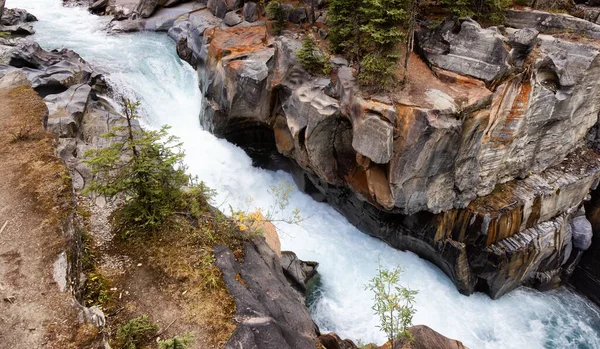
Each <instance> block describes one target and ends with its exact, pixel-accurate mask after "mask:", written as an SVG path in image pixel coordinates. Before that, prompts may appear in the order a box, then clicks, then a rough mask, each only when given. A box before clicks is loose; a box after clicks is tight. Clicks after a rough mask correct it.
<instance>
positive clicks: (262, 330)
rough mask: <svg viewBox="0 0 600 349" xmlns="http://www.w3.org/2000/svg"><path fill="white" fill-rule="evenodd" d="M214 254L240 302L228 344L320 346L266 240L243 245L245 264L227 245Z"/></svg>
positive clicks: (302, 348) (308, 348)
mask: <svg viewBox="0 0 600 349" xmlns="http://www.w3.org/2000/svg"><path fill="white" fill-rule="evenodd" d="M215 258H216V264H217V266H218V267H219V269H221V271H222V273H223V280H224V281H225V285H226V286H227V289H228V290H229V292H230V293H231V295H232V296H233V298H234V300H235V302H236V316H235V321H236V323H237V327H236V329H235V331H234V333H233V335H232V337H231V339H229V341H228V342H227V345H226V348H231V349H234V348H265V349H266V348H281V349H286V348H290V349H305V348H306V349H313V348H315V347H316V343H317V333H318V329H317V327H316V325H315V324H314V323H313V321H312V319H311V318H310V314H309V313H308V310H307V308H306V306H305V305H304V304H303V302H302V301H301V297H299V293H297V292H296V291H295V290H294V289H293V288H292V287H291V286H290V284H289V283H288V281H287V280H286V278H285V276H284V275H283V269H282V267H281V262H280V259H279V257H278V256H277V254H276V253H275V252H274V251H273V250H271V249H270V248H269V247H268V245H267V244H266V242H265V240H264V239H263V238H257V239H255V240H254V241H252V242H247V243H246V244H245V246H244V257H243V261H242V262H239V261H236V260H235V258H234V254H233V252H232V251H231V250H229V249H228V248H227V247H225V246H218V247H216V248H215Z"/></svg>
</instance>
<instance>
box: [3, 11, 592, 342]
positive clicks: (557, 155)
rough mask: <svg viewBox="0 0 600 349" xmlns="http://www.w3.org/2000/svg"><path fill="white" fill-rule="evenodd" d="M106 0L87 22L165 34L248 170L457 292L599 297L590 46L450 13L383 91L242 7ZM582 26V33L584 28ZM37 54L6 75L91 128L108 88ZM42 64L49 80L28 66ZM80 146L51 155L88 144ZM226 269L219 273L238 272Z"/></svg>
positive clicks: (208, 115)
mask: <svg viewBox="0 0 600 349" xmlns="http://www.w3.org/2000/svg"><path fill="white" fill-rule="evenodd" d="M97 3H98V2H96V3H95V4H96V5H98V6H100V5H101V4H97ZM104 3H106V4H108V5H107V7H105V8H102V6H100V7H94V6H92V10H94V11H99V12H100V13H105V12H106V13H108V14H113V15H116V18H117V19H118V20H115V21H112V22H111V23H110V24H109V28H110V30H112V31H114V32H132V31H140V30H152V31H155V30H156V31H165V32H168V35H169V36H170V37H171V38H172V39H173V40H174V41H175V46H176V48H177V53H178V55H179V56H180V57H181V58H182V59H184V60H186V61H187V62H189V63H190V64H191V66H192V67H193V68H194V69H195V70H196V73H197V74H198V84H199V86H200V94H201V96H200V98H201V99H202V104H201V105H202V110H201V112H200V124H201V125H202V127H203V129H204V130H208V131H210V132H212V133H214V134H215V135H217V136H219V137H223V138H225V139H227V140H228V141H230V142H232V143H234V144H236V145H239V146H241V147H242V148H244V149H245V150H246V151H247V152H248V154H250V155H251V156H253V160H254V163H255V164H261V165H264V166H265V167H268V168H271V169H278V168H284V169H286V170H287V171H289V172H290V173H291V174H292V176H293V179H294V181H295V182H296V184H297V185H298V187H299V188H300V189H301V190H302V191H304V192H305V193H307V194H309V195H310V196H311V197H312V198H313V199H315V200H317V201H321V202H326V203H327V204H329V205H330V206H332V207H334V208H335V209H336V210H337V211H339V212H340V213H342V214H343V215H344V216H345V217H346V219H347V220H348V221H349V222H350V223H351V224H353V225H355V226H356V227H357V228H359V229H360V230H362V231H363V232H365V233H367V234H369V235H372V236H375V237H377V238H379V239H381V240H383V241H385V242H386V243H387V244H389V245H390V246H392V247H394V248H396V249H401V250H408V251H412V252H414V253H416V254H418V255H419V256H420V257H422V258H424V259H426V260H429V261H431V262H432V263H433V264H435V265H436V266H437V267H438V268H440V269H441V270H442V271H443V272H444V273H445V274H446V275H447V276H448V277H449V278H450V279H451V280H452V282H453V283H454V285H455V286H456V289H457V290H458V291H460V292H461V293H463V294H467V295H468V294H473V293H475V292H485V293H487V294H488V295H489V296H490V297H492V298H501V297H503V296H504V295H507V297H508V296H509V295H510V294H509V292H511V291H513V290H514V289H516V288H518V287H519V286H521V285H527V286H532V287H536V288H539V289H542V290H548V289H551V288H554V287H557V286H558V285H559V284H561V283H564V282H566V281H567V280H568V279H569V278H570V277H571V274H572V273H574V276H573V281H574V282H573V283H574V284H575V285H576V286H577V287H579V289H580V290H582V292H585V293H586V294H592V295H593V294H594V292H596V291H595V290H597V287H598V282H597V280H598V277H597V276H596V274H595V273H596V270H598V269H597V268H595V267H594V265H597V263H598V262H597V261H596V260H595V259H594V257H593V256H595V254H594V252H593V251H596V250H597V241H598V239H597V238H592V235H593V234H594V233H595V231H596V229H595V228H596V227H597V226H598V225H597V222H598V221H597V219H595V212H596V211H595V209H596V207H597V206H596V204H595V203H596V200H595V198H596V194H595V193H596V192H595V191H594V190H595V189H596V187H597V185H598V179H599V177H600V173H599V171H600V157H599V156H598V155H597V153H596V151H595V147H594V144H595V142H597V139H598V138H597V137H596V135H595V134H594V132H595V130H596V128H597V126H596V125H597V119H598V114H599V111H600V91H599V89H600V86H598V84H597V81H598V75H599V74H600V66H599V65H600V58H599V57H598V54H599V52H600V50H599V48H598V47H597V44H596V43H595V42H594V41H593V40H587V39H586V38H587V36H585V35H582V37H576V38H573V37H572V35H568V34H571V33H570V32H568V31H567V30H566V29H565V30H564V32H563V33H560V32H557V31H556V28H551V29H546V28H545V27H544V26H540V25H536V24H535V23H533V22H531V21H532V20H531V19H528V20H527V22H526V24H523V23H522V21H523V18H526V16H527V15H529V12H528V11H527V10H520V11H517V10H514V12H515V14H514V17H513V14H512V13H511V14H510V15H511V17H509V19H511V18H515V22H510V21H509V23H511V26H513V28H510V27H509V28H504V27H499V28H495V27H492V28H483V27H482V26H481V25H479V24H478V23H477V22H474V21H472V20H468V19H466V20H464V19H463V20H459V19H452V18H451V19H448V20H446V21H444V22H441V23H438V24H437V25H431V26H427V27H423V28H422V29H421V30H420V31H419V32H418V33H417V45H416V51H417V52H416V53H415V54H413V55H411V57H410V67H411V69H410V70H409V72H408V79H409V81H410V83H409V85H408V86H407V87H406V88H405V89H403V90H398V91H395V92H397V93H395V94H394V95H386V94H382V93H377V92H366V91H363V90H361V89H360V88H359V86H358V84H357V82H356V81H355V78H354V74H355V71H354V68H353V67H352V66H351V64H349V63H348V62H347V61H346V60H344V59H343V58H341V57H332V58H331V64H332V66H333V68H334V73H333V74H332V75H331V76H327V77H323V76H321V77H315V76H311V75H310V74H309V73H308V72H307V71H306V70H305V69H304V68H302V66H301V65H300V64H299V63H298V60H297V57H296V51H297V50H298V49H299V48H300V47H301V37H300V36H299V35H298V34H297V33H294V32H293V31H288V32H284V35H282V36H277V37H275V36H272V35H271V34H270V33H269V32H268V25H267V24H266V22H265V20H264V18H263V17H262V16H259V15H258V13H256V12H253V6H252V5H251V4H252V3H246V4H245V5H244V6H243V8H242V4H241V3H236V2H229V1H209V2H208V3H207V4H203V3H200V2H187V3H184V4H181V5H178V6H175V7H167V8H160V6H162V5H165V6H171V5H176V4H175V3H164V4H163V3H156V2H145V1H141V2H137V3H136V2H133V1H130V2H127V4H125V3H126V2H123V4H124V7H114V6H117V5H118V4H121V2H119V1H117V2H110V1H109V2H104ZM130 3H131V4H134V3H135V4H134V5H135V6H130V5H131V4H130ZM152 3H156V4H154V5H152ZM115 4H116V5H115ZM148 4H150V5H148ZM125 5H128V6H129V7H127V6H125ZM111 6H113V7H111ZM153 6H154V7H153ZM157 9H158V10H157ZM236 11H237V13H236ZM254 11H256V9H254ZM233 15H235V16H237V18H239V21H238V20H233V21H232V20H231V18H232V17H233ZM551 16H554V17H553V18H559V19H560V18H562V17H561V16H565V15H560V14H553V15H551ZM225 17H229V20H228V19H227V18H225ZM518 21H521V22H518ZM558 22H560V21H558ZM561 23H564V22H561ZM567 28H569V27H567ZM581 30H582V31H584V32H585V33H588V32H589V33H592V34H589V35H590V36H593V35H594V34H593V33H594V30H596V27H593V26H592V27H589V25H587V24H586V26H585V27H583V29H581ZM563 34H564V35H563ZM4 44H6V43H4ZM40 50H41V48H39V47H36V46H35V45H33V46H32V45H22V46H20V47H18V49H17V50H16V51H14V53H11V54H10V56H11V61H9V62H8V63H9V64H8V66H9V68H5V70H4V71H3V74H7V73H10V71H11V70H15V69H20V70H23V71H24V72H25V73H26V75H27V78H28V80H30V81H32V87H34V88H35V89H36V90H37V91H38V93H40V94H42V96H46V102H47V104H48V105H49V109H50V118H49V119H48V120H49V122H48V127H49V129H51V130H53V131H54V132H55V133H56V134H57V135H58V136H59V137H61V138H63V139H79V138H81V136H82V135H84V134H88V133H89V132H90V131H91V132H92V134H94V133H97V132H98V130H95V129H93V127H96V126H93V124H94V123H93V122H92V124H91V125H92V126H91V127H92V129H90V128H89V127H90V125H89V124H87V122H86V121H84V117H85V120H90V119H89V117H90V116H89V115H92V116H91V117H92V120H93V115H94V112H91V113H90V111H89V109H88V107H89V105H90V97H91V96H94V92H93V89H94V88H95V87H94V85H96V84H102V80H101V79H100V78H99V76H98V75H97V73H95V72H92V71H90V70H87V68H86V67H85V66H84V65H82V64H81V61H80V58H78V57H77V56H74V55H73V54H72V53H70V52H67V51H65V52H63V53H62V54H64V55H66V56H67V57H69V58H68V59H63V60H62V62H60V63H59V64H57V65H56V64H55V63H56V62H57V61H56V60H55V58H54V57H53V56H52V55H48V53H44V52H42V51H40ZM40 57H41V58H40ZM65 61H66V62H67V63H65ZM36 64H37V67H35V65H36ZM44 64H46V65H50V66H53V68H52V69H50V70H48V69H47V68H44V69H43V70H44V71H43V72H40V71H38V70H36V68H37V69H39V68H40V67H42V66H43V65H44ZM10 67H12V68H10ZM48 85H50V88H48ZM96 118H100V116H99V115H97V116H96ZM114 118H115V120H116V119H118V116H116V115H115V116H114ZM86 127H88V128H86ZM95 137H97V135H96V136H94V137H92V138H89V137H84V138H86V139H87V140H88V141H90V140H94V139H95V140H96V141H97V140H98V139H97V138H95ZM75 144H76V145H75V148H74V147H73V145H67V146H66V147H65V148H64V149H63V154H77V153H82V152H83V151H84V150H85V148H86V147H87V145H86V144H85V142H84V143H81V142H79V141H77V142H76V143H75ZM77 147H83V148H80V149H77V150H75V149H76V148H77ZM78 161H80V160H77V159H70V163H71V164H73V163H75V164H76V165H75V167H77V166H78V165H79V163H78ZM80 170H81V169H80ZM80 173H83V175H82V176H81V178H79V177H77V175H75V178H74V179H75V180H74V184H75V187H76V188H81V187H82V186H83V185H84V183H85V171H83V172H80ZM596 236H597V235H596ZM341 238H342V239H344V237H343V236H342V237H341ZM248 248H256V249H258V250H261V249H263V247H260V246H259V247H248ZM267 255H268V253H267ZM264 256H265V254H263V257H258V256H257V258H263V259H264V260H267V258H266V257H264ZM223 258H224V259H221V262H220V263H221V264H222V265H223V268H225V269H223V270H224V274H227V271H226V270H238V271H239V270H245V269H244V268H247V267H245V266H235V265H232V264H230V262H229V261H226V260H225V259H226V257H223ZM269 258H270V257H269ZM269 263H270V262H267V264H269ZM275 269H277V267H275ZM235 274H236V273H235V272H231V271H230V272H229V274H228V275H229V276H228V277H229V278H230V280H232V278H233V279H235ZM263 274H264V273H263ZM278 277H281V276H278ZM244 279H245V278H244ZM576 280H579V281H576ZM226 282H227V279H226ZM260 283H261V281H260V280H259V281H258V282H257V284H259V285H260ZM230 284H231V285H236V283H235V282H233V281H230ZM579 285H583V286H579ZM234 287H235V286H234ZM286 287H287V286H286ZM240 299H242V300H243V299H244V298H240ZM236 300H237V299H236ZM592 300H594V299H593V298H592ZM596 301H597V300H596ZM259 312H261V311H259ZM309 320H310V319H309ZM250 325H251V326H250V327H252V326H254V327H256V326H257V325H256V324H254V323H250ZM284 326H288V325H287V324H285V325H284ZM302 326H305V325H302ZM292 327H294V328H295V327H297V326H294V325H292ZM238 328H240V331H242V327H241V326H238ZM244 338H246V339H245V340H248V337H247V336H246V337H244ZM459 339H460V338H459ZM336 342H337V343H338V344H339V343H340V342H339V341H338V340H336Z"/></svg>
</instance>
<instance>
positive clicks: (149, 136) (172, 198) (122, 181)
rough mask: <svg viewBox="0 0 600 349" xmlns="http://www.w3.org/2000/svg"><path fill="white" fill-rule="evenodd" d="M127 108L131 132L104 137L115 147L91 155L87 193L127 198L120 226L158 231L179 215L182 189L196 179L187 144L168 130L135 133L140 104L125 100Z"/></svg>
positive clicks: (127, 128) (120, 129) (115, 130)
mask: <svg viewBox="0 0 600 349" xmlns="http://www.w3.org/2000/svg"><path fill="white" fill-rule="evenodd" d="M123 104H124V114H125V119H126V124H125V126H117V127H114V128H113V129H112V131H111V132H109V133H106V134H104V135H102V137H104V138H107V139H110V141H111V144H110V146H108V147H105V148H101V149H96V150H90V151H88V152H86V154H85V156H86V157H87V158H88V159H87V160H85V163H86V164H88V165H89V166H90V168H91V172H92V174H93V175H94V178H93V180H91V181H90V183H89V185H88V186H87V188H86V189H85V190H84V193H87V192H95V193H98V194H100V195H103V196H106V197H109V198H114V197H115V196H117V195H119V194H122V195H123V196H124V199H125V205H124V207H123V208H122V209H121V210H120V212H119V214H118V217H119V220H118V222H117V223H118V224H117V225H122V226H124V227H128V228H131V227H132V228H134V229H133V230H135V231H153V230H155V229H157V228H159V227H160V226H161V225H162V224H163V223H164V222H165V220H166V219H167V218H168V217H169V216H170V215H171V214H173V212H174V210H175V208H176V206H177V205H178V204H179V203H180V199H181V197H182V195H183V194H182V187H184V186H187V185H190V184H191V180H192V179H191V177H190V176H189V175H188V174H186V173H185V166H184V165H183V162H182V161H183V156H184V154H183V153H182V152H181V151H180V146H181V144H180V143H179V141H178V139H177V138H176V137H174V136H170V135H169V134H168V132H167V131H168V129H169V128H168V126H164V127H162V128H161V129H160V130H158V131H147V130H142V129H141V128H139V127H135V126H134V125H133V120H135V119H137V118H138V115H137V114H136V110H137V108H138V107H139V103H138V102H135V103H134V102H131V101H129V100H127V99H123ZM128 233H129V231H126V232H125V235H127V234H128Z"/></svg>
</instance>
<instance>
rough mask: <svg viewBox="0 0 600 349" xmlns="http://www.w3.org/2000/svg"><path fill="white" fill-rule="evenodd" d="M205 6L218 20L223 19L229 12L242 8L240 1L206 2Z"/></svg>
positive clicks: (214, 0)
mask: <svg viewBox="0 0 600 349" xmlns="http://www.w3.org/2000/svg"><path fill="white" fill-rule="evenodd" d="M206 6H207V7H208V9H209V10H210V12H211V13H212V14H213V15H215V16H217V17H218V18H225V15H226V14H227V12H229V11H233V10H237V9H239V8H240V7H241V6H242V1H241V0H208V2H207V3H206Z"/></svg>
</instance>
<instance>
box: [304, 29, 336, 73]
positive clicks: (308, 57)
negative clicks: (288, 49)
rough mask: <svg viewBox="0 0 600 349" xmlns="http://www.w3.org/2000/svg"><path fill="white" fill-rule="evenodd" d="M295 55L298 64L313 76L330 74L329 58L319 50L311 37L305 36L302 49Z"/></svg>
mask: <svg viewBox="0 0 600 349" xmlns="http://www.w3.org/2000/svg"><path fill="white" fill-rule="evenodd" d="M296 55H297V56H298V61H299V62H300V64H302V66H303V67H304V68H305V69H306V70H307V71H309V72H310V73H311V74H313V75H320V74H324V75H327V74H329V73H330V72H331V65H330V64H329V57H327V56H326V55H325V54H323V52H321V50H319V48H318V47H317V45H316V44H315V39H314V38H312V37H311V36H307V37H306V38H305V39H304V40H303V41H302V48H301V49H300V50H298V51H297V52H296Z"/></svg>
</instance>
